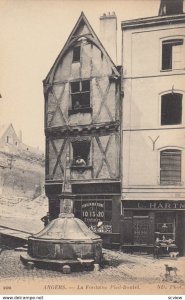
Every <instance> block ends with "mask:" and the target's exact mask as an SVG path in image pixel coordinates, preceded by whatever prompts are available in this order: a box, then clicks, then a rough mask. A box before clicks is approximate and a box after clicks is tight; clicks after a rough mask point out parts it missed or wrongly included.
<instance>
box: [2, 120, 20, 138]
mask: <svg viewBox="0 0 185 300" xmlns="http://www.w3.org/2000/svg"><path fill="white" fill-rule="evenodd" d="M10 129H11V130H12V131H13V133H14V134H15V135H16V136H17V134H16V132H15V129H14V127H13V125H12V124H11V123H10V124H9V125H7V124H3V125H1V126H0V139H1V138H3V136H5V135H6V134H7V132H9V130H10Z"/></svg>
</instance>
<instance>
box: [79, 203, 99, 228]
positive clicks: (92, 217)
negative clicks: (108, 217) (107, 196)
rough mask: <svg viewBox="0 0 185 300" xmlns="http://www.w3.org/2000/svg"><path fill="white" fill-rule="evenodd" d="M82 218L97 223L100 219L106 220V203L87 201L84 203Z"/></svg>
mask: <svg viewBox="0 0 185 300" xmlns="http://www.w3.org/2000/svg"><path fill="white" fill-rule="evenodd" d="M82 218H83V220H84V221H85V222H89V223H92V222H93V221H94V222H95V223H97V221H98V220H104V203H101V202H86V203H83V204H82Z"/></svg>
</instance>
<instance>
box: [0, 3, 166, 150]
mask: <svg viewBox="0 0 185 300" xmlns="http://www.w3.org/2000/svg"><path fill="white" fill-rule="evenodd" d="M159 2H160V1H159V0H134V1H132V0H120V1H117V0H114V1H111V0H91V1H88V0H84V1H82V0H73V1H69V0H58V1H57V0H11V1H10V0H6V1H4V0H0V94H1V95H2V98H1V99H0V125H2V124H9V123H12V124H13V126H14V128H15V130H16V131H17V133H18V131H19V130H22V137H23V142H24V143H26V144H27V145H30V146H33V147H39V148H40V149H41V150H44V147H45V143H44V140H45V137H44V97H43V85H42V81H43V80H44V79H45V77H46V75H47V74H48V72H49V70H50V68H51V67H52V65H53V63H54V61H55V59H56V57H57V56H58V54H59V53H60V51H61V50H62V48H63V46H64V44H65V42H66V40H67V38H68V36H69V34H70V33H71V31H72V29H73V27H74V25H75V23H76V22H77V20H78V18H79V16H80V13H81V11H83V12H84V13H85V15H86V17H87V19H88V21H89V22H90V24H91V26H92V28H93V29H94V31H95V32H96V34H97V35H98V36H99V17H100V16H101V15H103V13H108V12H113V11H114V12H115V13H116V15H117V20H118V64H120V62H121V21H124V20H130V19H135V18H144V17H150V16H156V15H157V14H158V10H159Z"/></svg>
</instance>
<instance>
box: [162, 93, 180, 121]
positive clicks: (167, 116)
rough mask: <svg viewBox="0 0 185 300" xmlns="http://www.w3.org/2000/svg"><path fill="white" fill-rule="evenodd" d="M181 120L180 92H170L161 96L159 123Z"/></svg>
mask: <svg viewBox="0 0 185 300" xmlns="http://www.w3.org/2000/svg"><path fill="white" fill-rule="evenodd" d="M181 122H182V94H179V93H170V94H165V95H163V96H162V97H161V125H176V124H181Z"/></svg>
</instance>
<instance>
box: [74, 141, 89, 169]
mask: <svg viewBox="0 0 185 300" xmlns="http://www.w3.org/2000/svg"><path fill="white" fill-rule="evenodd" d="M77 143H88V144H89V152H88V154H87V158H86V159H84V157H83V155H80V154H79V155H77V156H76V158H75V157H74V147H73V145H74V144H77ZM82 148H83V147H82ZM83 149H84V148H83ZM78 156H81V157H82V159H84V161H85V163H86V165H77V164H76V163H75V159H77V157H78ZM86 169H92V142H91V140H90V139H87V140H85V139H83V140H79V141H71V170H78V171H84V170H86Z"/></svg>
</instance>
